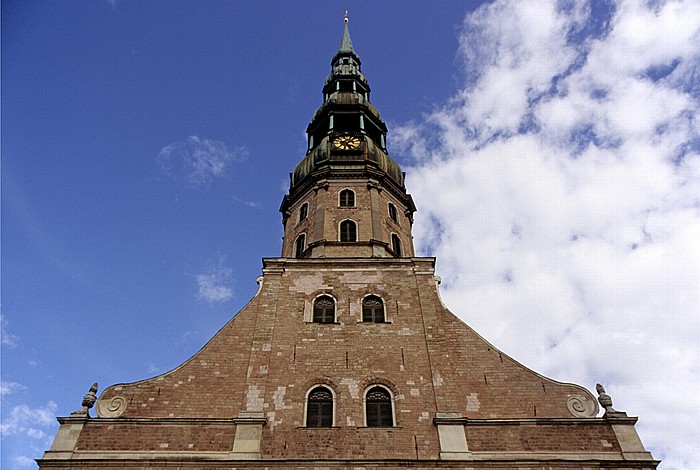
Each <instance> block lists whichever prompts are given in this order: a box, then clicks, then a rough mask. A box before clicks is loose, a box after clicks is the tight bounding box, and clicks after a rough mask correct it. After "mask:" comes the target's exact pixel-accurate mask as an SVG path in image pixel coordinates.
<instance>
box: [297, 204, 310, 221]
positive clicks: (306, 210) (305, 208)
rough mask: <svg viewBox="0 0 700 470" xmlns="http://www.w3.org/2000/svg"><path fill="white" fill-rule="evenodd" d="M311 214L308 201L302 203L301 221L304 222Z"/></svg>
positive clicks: (300, 210) (300, 209)
mask: <svg viewBox="0 0 700 470" xmlns="http://www.w3.org/2000/svg"><path fill="white" fill-rule="evenodd" d="M308 215H309V204H307V203H306V202H305V203H304V204H302V205H301V207H300V208H299V222H303V221H304V220H306V217H307V216H308Z"/></svg>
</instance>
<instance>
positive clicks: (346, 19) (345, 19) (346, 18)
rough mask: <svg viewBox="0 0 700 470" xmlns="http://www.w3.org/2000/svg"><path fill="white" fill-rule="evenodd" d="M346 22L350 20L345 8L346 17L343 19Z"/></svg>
mask: <svg viewBox="0 0 700 470" xmlns="http://www.w3.org/2000/svg"><path fill="white" fill-rule="evenodd" d="M343 20H344V21H345V22H346V23H347V22H348V11H347V10H345V18H344V19H343Z"/></svg>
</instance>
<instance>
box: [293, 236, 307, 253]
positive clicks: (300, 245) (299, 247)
mask: <svg viewBox="0 0 700 470" xmlns="http://www.w3.org/2000/svg"><path fill="white" fill-rule="evenodd" d="M304 250H306V235H305V234H303V233H302V234H301V235H299V236H298V237H297V242H296V247H295V249H294V257H295V258H301V257H302V256H303V255H304Z"/></svg>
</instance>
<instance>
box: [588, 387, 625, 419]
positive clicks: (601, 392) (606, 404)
mask: <svg viewBox="0 0 700 470" xmlns="http://www.w3.org/2000/svg"><path fill="white" fill-rule="evenodd" d="M595 390H596V392H598V402H600V406H602V407H603V409H604V410H605V414H604V415H603V418H617V417H625V416H627V413H625V412H624V411H617V410H616V409H615V408H613V402H612V398H611V397H610V395H608V394H607V393H605V389H604V388H603V386H602V385H600V384H596V386H595Z"/></svg>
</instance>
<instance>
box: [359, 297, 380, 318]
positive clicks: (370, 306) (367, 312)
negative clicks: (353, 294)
mask: <svg viewBox="0 0 700 470" xmlns="http://www.w3.org/2000/svg"><path fill="white" fill-rule="evenodd" d="M362 321H363V322H370V323H384V322H385V316H384V302H383V301H382V299H380V298H379V297H377V296H376V295H368V296H367V297H365V298H364V299H363V300H362Z"/></svg>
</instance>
